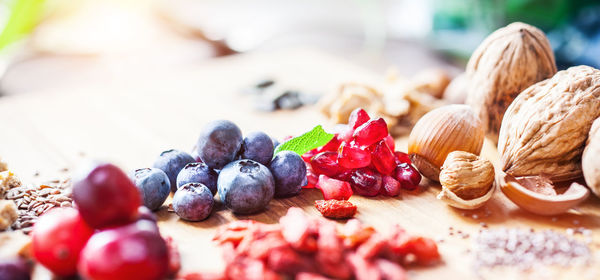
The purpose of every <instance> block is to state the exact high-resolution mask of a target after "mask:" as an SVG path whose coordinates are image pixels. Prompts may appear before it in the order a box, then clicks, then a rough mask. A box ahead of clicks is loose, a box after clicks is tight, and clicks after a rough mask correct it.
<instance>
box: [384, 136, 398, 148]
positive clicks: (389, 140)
mask: <svg viewBox="0 0 600 280" xmlns="http://www.w3.org/2000/svg"><path fill="white" fill-rule="evenodd" d="M383 140H385V143H386V144H387V145H388V147H389V148H390V150H392V151H393V150H395V149H396V141H395V140H394V137H392V135H389V134H388V136H386V137H385V138H383Z"/></svg>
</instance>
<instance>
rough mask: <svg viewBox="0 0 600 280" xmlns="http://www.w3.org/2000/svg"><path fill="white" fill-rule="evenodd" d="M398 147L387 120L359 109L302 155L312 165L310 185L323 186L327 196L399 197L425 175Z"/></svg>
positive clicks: (344, 197) (309, 170) (342, 197)
mask: <svg viewBox="0 0 600 280" xmlns="http://www.w3.org/2000/svg"><path fill="white" fill-rule="evenodd" d="M394 149H395V144H394V139H393V138H392V136H391V135H390V134H389V133H388V129H387V124H386V123H385V120H383V119H382V118H378V119H372V118H371V117H369V115H368V114H367V112H366V111H365V110H363V109H360V108H358V109H356V110H354V111H353V112H352V113H351V114H350V118H349V119H348V124H346V125H340V126H338V131H337V132H336V133H335V137H334V138H333V139H331V141H329V143H327V144H326V145H324V146H322V147H319V148H316V149H313V150H311V151H309V152H307V153H305V154H304V155H303V156H302V158H303V159H304V161H305V162H306V163H307V165H308V167H309V168H308V171H307V178H308V182H309V184H308V185H307V186H306V187H308V188H311V187H316V188H319V189H321V191H322V192H323V197H324V198H325V199H339V200H346V199H348V198H350V196H351V195H352V194H353V193H356V194H359V195H362V196H376V195H378V194H383V195H387V196H397V195H398V194H400V189H406V190H414V189H416V188H417V186H418V185H419V182H420V181H421V174H419V172H418V171H417V170H416V169H415V168H414V167H413V166H412V164H411V162H410V159H409V158H408V155H407V154H406V153H403V152H399V151H396V152H394Z"/></svg>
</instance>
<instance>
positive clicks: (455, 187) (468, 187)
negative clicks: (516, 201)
mask: <svg viewBox="0 0 600 280" xmlns="http://www.w3.org/2000/svg"><path fill="white" fill-rule="evenodd" d="M494 179H495V177H494V166H493V165H492V163H491V162H490V161H489V160H487V159H485V158H481V157H479V156H476V155H474V154H472V153H468V152H463V151H454V152H451V153H450V154H448V157H447V158H446V161H444V165H443V166H442V168H441V172H440V183H441V184H442V192H440V194H439V195H438V199H442V200H444V201H445V202H446V203H448V204H450V205H451V206H454V207H457V208H462V209H474V208H477V207H479V206H481V205H483V203H485V202H486V201H487V200H488V199H489V198H490V197H491V194H492V193H493V191H494V188H493V186H494ZM482 198H483V199H482Z"/></svg>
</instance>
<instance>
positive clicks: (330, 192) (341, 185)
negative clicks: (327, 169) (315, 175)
mask: <svg viewBox="0 0 600 280" xmlns="http://www.w3.org/2000/svg"><path fill="white" fill-rule="evenodd" d="M317 188H318V189H320V190H321V192H322V193H323V198H324V199H326V200H327V199H337V200H348V199H349V198H350V197H351V196H352V188H351V187H350V183H348V182H344V181H341V180H337V179H333V178H329V177H327V176H326V175H320V176H319V181H318V182H317Z"/></svg>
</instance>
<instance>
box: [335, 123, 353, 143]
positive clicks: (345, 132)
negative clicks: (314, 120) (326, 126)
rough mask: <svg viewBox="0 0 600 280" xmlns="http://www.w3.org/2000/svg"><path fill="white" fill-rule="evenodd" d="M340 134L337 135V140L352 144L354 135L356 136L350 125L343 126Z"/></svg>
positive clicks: (340, 128)
mask: <svg viewBox="0 0 600 280" xmlns="http://www.w3.org/2000/svg"><path fill="white" fill-rule="evenodd" d="M338 129H339V132H338V133H337V134H336V136H335V137H336V138H337V140H338V141H340V142H350V141H352V135H353V134H354V129H353V128H351V127H350V126H348V125H342V126H340V127H339V128H338Z"/></svg>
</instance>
